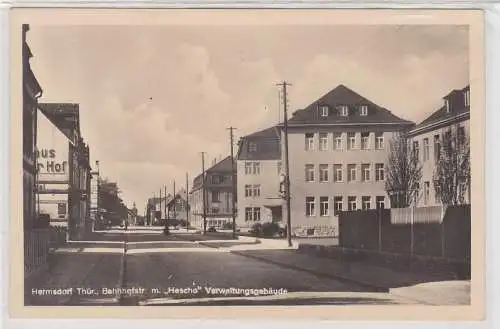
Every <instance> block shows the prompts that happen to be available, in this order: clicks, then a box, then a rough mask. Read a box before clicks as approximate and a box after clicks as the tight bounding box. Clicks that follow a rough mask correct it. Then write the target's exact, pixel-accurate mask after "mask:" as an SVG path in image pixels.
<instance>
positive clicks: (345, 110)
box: [339, 105, 349, 117]
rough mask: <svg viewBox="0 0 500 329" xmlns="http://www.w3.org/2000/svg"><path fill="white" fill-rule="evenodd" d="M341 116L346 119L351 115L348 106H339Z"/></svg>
mask: <svg viewBox="0 0 500 329" xmlns="http://www.w3.org/2000/svg"><path fill="white" fill-rule="evenodd" d="M339 111H340V115H341V116H343V117H346V116H348V115H349V108H348V107H347V106H346V105H342V106H339Z"/></svg>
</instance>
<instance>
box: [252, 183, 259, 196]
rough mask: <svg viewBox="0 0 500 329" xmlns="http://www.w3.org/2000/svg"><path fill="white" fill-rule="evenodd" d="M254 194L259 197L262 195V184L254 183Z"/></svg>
mask: <svg viewBox="0 0 500 329" xmlns="http://www.w3.org/2000/svg"><path fill="white" fill-rule="evenodd" d="M253 196H254V197H259V196H260V185H254V186H253Z"/></svg>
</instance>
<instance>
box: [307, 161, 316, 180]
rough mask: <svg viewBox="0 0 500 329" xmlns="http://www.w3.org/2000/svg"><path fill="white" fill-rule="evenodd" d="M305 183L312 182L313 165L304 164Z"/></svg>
mask: <svg viewBox="0 0 500 329" xmlns="http://www.w3.org/2000/svg"><path fill="white" fill-rule="evenodd" d="M306 182H314V165H313V164H306Z"/></svg>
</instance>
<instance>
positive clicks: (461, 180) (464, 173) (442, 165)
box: [434, 127, 471, 205]
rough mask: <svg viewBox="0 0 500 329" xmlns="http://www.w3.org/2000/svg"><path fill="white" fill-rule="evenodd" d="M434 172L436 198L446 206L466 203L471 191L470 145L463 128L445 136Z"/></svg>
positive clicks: (449, 131) (447, 132)
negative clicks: (466, 197)
mask: <svg viewBox="0 0 500 329" xmlns="http://www.w3.org/2000/svg"><path fill="white" fill-rule="evenodd" d="M440 145H441V147H440V149H439V151H438V152H439V153H438V154H437V159H438V160H437V164H436V171H435V172H434V190H435V191H436V196H437V197H438V198H439V199H440V200H441V203H442V204H445V205H458V204H464V203H465V202H466V199H465V193H466V191H467V190H469V191H470V175H471V174H470V143H469V139H468V138H466V136H465V130H464V128H463V127H455V129H453V130H452V129H449V130H447V131H446V132H445V133H444V134H443V140H442V141H441V143H440Z"/></svg>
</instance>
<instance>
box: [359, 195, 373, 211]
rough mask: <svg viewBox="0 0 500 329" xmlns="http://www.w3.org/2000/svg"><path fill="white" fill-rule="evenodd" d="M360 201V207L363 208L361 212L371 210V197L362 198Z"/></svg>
mask: <svg viewBox="0 0 500 329" xmlns="http://www.w3.org/2000/svg"><path fill="white" fill-rule="evenodd" d="M361 200H362V205H361V206H362V207H363V210H370V208H371V203H372V200H371V197H369V196H364V197H362V198H361Z"/></svg>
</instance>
